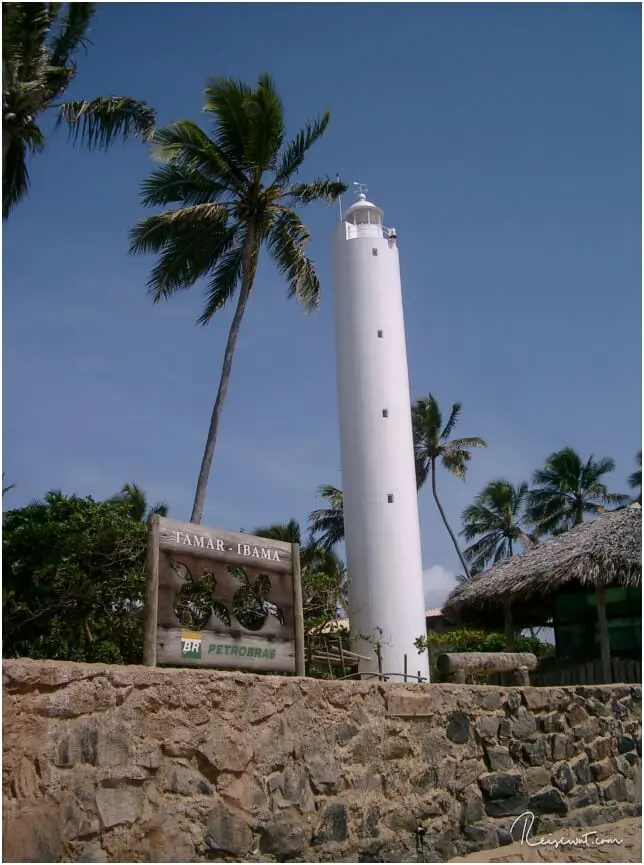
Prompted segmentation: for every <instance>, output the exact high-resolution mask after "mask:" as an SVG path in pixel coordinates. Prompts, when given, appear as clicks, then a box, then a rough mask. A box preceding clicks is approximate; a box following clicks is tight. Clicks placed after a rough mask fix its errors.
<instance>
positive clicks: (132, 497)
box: [110, 483, 169, 523]
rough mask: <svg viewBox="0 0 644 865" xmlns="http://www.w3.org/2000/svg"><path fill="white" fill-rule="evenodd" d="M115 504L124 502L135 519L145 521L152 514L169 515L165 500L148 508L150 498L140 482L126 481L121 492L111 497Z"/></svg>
mask: <svg viewBox="0 0 644 865" xmlns="http://www.w3.org/2000/svg"><path fill="white" fill-rule="evenodd" d="M110 501H111V502H114V503H115V504H118V503H122V504H123V505H125V507H126V508H127V511H128V514H129V516H130V517H131V518H132V519H133V520H138V521H139V522H141V523H145V522H147V520H148V517H150V516H151V515H152V514H159V516H162V517H167V516H168V510H169V509H168V505H167V504H166V503H165V502H157V503H156V504H155V505H152V506H151V507H150V508H148V499H147V496H146V494H145V492H144V491H143V490H142V489H141V487H140V486H138V484H134V483H126V484H123V486H122V487H121V490H120V492H118V493H117V494H116V495H115V496H112V498H111V499H110Z"/></svg>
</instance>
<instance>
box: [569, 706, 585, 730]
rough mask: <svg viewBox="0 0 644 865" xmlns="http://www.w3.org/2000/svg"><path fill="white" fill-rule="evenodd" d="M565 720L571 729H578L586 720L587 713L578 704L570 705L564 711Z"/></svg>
mask: <svg viewBox="0 0 644 865" xmlns="http://www.w3.org/2000/svg"><path fill="white" fill-rule="evenodd" d="M566 720H567V721H568V723H569V724H570V726H571V727H578V726H579V725H580V724H584V723H585V722H586V721H587V720H588V712H587V711H586V710H585V709H584V708H583V707H582V706H580V705H579V704H578V703H571V704H570V705H569V706H568V709H567V711H566Z"/></svg>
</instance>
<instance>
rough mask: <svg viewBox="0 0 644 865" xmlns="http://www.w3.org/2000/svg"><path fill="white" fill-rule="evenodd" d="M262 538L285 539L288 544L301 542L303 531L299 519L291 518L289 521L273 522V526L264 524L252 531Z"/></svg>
mask: <svg viewBox="0 0 644 865" xmlns="http://www.w3.org/2000/svg"><path fill="white" fill-rule="evenodd" d="M251 534H253V535H257V537H260V538H269V539H270V540H272V541H284V542H285V543H287V544H301V543H302V531H301V529H300V524H299V523H298V521H297V520H294V519H293V520H289V521H288V523H273V525H271V526H263V527H260V528H258V529H254V530H253V532H251Z"/></svg>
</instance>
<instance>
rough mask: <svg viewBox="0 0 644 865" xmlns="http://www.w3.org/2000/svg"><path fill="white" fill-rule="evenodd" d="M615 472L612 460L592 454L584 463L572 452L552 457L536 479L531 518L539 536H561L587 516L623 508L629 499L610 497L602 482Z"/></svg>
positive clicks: (529, 508)
mask: <svg viewBox="0 0 644 865" xmlns="http://www.w3.org/2000/svg"><path fill="white" fill-rule="evenodd" d="M614 468H615V463H614V461H613V460H612V459H610V458H608V457H605V458H604V459H600V460H598V461H596V460H594V459H593V456H592V454H591V455H590V457H589V458H588V460H587V461H586V462H585V463H584V462H583V461H582V459H581V457H580V456H579V454H577V453H576V452H575V451H574V450H573V449H572V448H569V447H565V448H562V449H561V450H560V451H555V452H554V453H551V454H550V456H549V457H548V458H547V459H546V461H545V465H544V467H543V468H542V469H537V471H536V472H535V473H534V475H533V478H532V483H533V485H534V489H532V490H531V491H530V493H529V498H528V509H527V516H528V519H529V521H530V522H531V523H532V524H534V525H536V526H537V532H538V534H539V535H547V534H553V535H559V534H562V533H563V532H566V531H568V529H571V528H572V527H573V526H577V525H579V523H582V522H583V520H584V515H585V514H599V513H602V512H603V511H605V510H606V507H605V505H623V504H626V502H628V501H629V497H628V496H625V495H622V494H621V493H609V492H608V489H607V487H606V485H605V484H604V482H603V480H602V478H603V477H604V475H607V474H609V473H610V472H612V471H613V470H614Z"/></svg>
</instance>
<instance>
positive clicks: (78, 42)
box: [50, 3, 96, 66]
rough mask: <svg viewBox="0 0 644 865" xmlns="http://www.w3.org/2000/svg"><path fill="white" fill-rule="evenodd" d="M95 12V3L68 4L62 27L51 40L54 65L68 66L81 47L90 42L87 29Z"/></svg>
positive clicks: (51, 59) (51, 60) (51, 58)
mask: <svg viewBox="0 0 644 865" xmlns="http://www.w3.org/2000/svg"><path fill="white" fill-rule="evenodd" d="M61 5H62V4H61ZM95 12H96V4H95V3H67V4H66V6H65V17H64V19H63V21H62V23H61V26H60V29H59V31H58V33H55V34H53V35H52V38H51V41H50V52H51V57H50V64H51V65H52V66H66V65H67V63H68V62H69V61H70V60H71V58H72V57H73V55H74V54H75V53H76V51H78V50H79V48H85V47H86V46H87V45H88V44H89V39H88V38H87V30H88V28H89V25H90V23H91V21H92V18H93V17H94V14H95Z"/></svg>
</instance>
